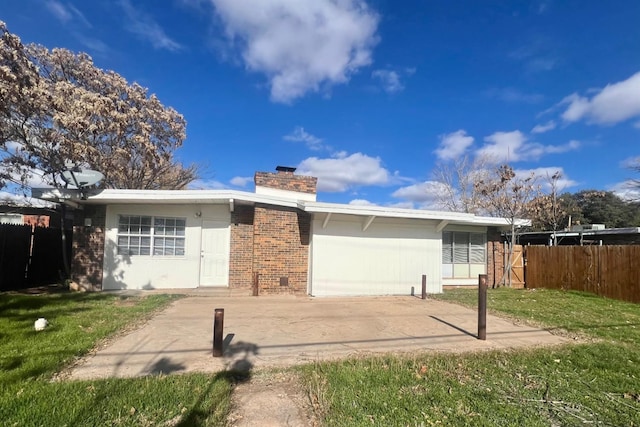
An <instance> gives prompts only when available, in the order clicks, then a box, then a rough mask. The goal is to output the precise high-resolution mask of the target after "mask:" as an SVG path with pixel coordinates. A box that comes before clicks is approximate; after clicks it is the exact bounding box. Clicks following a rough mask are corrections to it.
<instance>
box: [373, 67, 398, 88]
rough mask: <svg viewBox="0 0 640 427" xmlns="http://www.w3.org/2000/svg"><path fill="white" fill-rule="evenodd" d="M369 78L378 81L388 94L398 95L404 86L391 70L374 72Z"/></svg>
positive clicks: (396, 74)
mask: <svg viewBox="0 0 640 427" xmlns="http://www.w3.org/2000/svg"><path fill="white" fill-rule="evenodd" d="M371 77H373V78H374V79H376V80H378V81H379V82H380V84H381V85H382V89H383V90H384V91H385V92H387V93H390V94H393V93H398V92H401V91H403V90H404V85H403V84H402V82H401V81H400V75H399V74H398V73H397V72H395V71H392V70H374V71H373V72H372V73H371Z"/></svg>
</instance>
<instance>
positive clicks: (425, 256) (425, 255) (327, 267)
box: [309, 215, 442, 296]
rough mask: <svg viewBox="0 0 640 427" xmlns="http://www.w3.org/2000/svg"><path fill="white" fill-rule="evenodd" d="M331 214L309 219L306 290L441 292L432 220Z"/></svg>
mask: <svg viewBox="0 0 640 427" xmlns="http://www.w3.org/2000/svg"><path fill="white" fill-rule="evenodd" d="M366 221H367V217H363V216H353V215H333V216H332V217H331V218H330V220H329V221H328V223H327V224H326V227H325V228H323V227H322V226H323V222H324V221H323V218H322V216H321V215H318V216H317V217H316V218H315V219H314V221H313V223H312V240H311V263H310V273H309V275H310V289H309V293H310V294H311V295H314V296H328V295H332V296H333V295H345V296H346V295H354V296H357V295H409V294H410V293H411V287H412V286H413V287H414V289H415V292H416V294H420V292H421V286H422V275H423V274H426V275H427V292H429V293H439V292H442V286H441V281H442V274H441V266H442V250H441V248H442V246H441V243H442V239H441V236H442V234H441V233H439V232H436V229H435V227H436V223H435V221H429V220H416V219H389V218H376V219H374V221H373V222H372V223H371V225H370V226H369V227H368V228H367V229H366V230H364V231H363V226H364V225H365V224H366Z"/></svg>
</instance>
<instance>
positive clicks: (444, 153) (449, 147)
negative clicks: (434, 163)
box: [435, 129, 474, 160]
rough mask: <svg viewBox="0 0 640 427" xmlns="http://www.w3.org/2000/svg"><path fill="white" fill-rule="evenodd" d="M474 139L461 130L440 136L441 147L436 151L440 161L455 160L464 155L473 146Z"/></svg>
mask: <svg viewBox="0 0 640 427" xmlns="http://www.w3.org/2000/svg"><path fill="white" fill-rule="evenodd" d="M473 141H474V139H473V137H472V136H469V135H467V132H466V131H464V130H462V129H460V130H457V131H455V132H451V133H448V134H445V135H441V136H440V145H439V146H438V149H436V150H435V153H436V155H437V156H438V158H439V159H440V160H453V159H455V158H457V157H460V156H461V155H463V154H464V153H465V152H466V151H467V149H468V148H469V147H470V146H471V144H473Z"/></svg>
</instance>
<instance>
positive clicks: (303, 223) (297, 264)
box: [253, 204, 311, 294]
mask: <svg viewBox="0 0 640 427" xmlns="http://www.w3.org/2000/svg"><path fill="white" fill-rule="evenodd" d="M310 230H311V216H310V215H309V214H308V213H306V212H302V211H300V210H298V209H295V208H285V207H279V206H273V205H262V204H256V206H255V214H254V227H253V271H254V272H255V273H258V274H259V281H258V283H259V293H260V294H305V293H306V291H307V272H308V268H309V237H310ZM281 280H284V281H285V282H286V284H285V283H281Z"/></svg>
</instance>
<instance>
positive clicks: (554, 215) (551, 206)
mask: <svg viewBox="0 0 640 427" xmlns="http://www.w3.org/2000/svg"><path fill="white" fill-rule="evenodd" d="M561 179H562V173H561V172H560V171H556V172H555V173H553V174H552V175H549V174H547V177H546V180H547V184H548V187H549V192H548V193H546V194H541V195H539V196H537V197H535V198H534V199H533V200H532V201H531V202H530V203H529V207H528V208H527V210H528V214H529V217H530V219H531V220H532V222H533V224H534V226H535V227H536V228H538V229H541V230H551V231H558V230H559V229H561V228H562V223H563V222H564V220H565V218H566V216H567V209H566V206H565V203H563V200H562V198H561V197H560V191H561V188H560V180H561ZM553 238H554V239H555V235H554V236H553ZM554 244H555V240H554Z"/></svg>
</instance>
